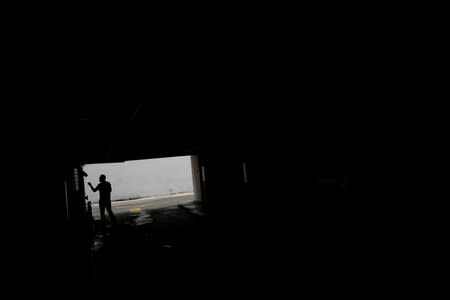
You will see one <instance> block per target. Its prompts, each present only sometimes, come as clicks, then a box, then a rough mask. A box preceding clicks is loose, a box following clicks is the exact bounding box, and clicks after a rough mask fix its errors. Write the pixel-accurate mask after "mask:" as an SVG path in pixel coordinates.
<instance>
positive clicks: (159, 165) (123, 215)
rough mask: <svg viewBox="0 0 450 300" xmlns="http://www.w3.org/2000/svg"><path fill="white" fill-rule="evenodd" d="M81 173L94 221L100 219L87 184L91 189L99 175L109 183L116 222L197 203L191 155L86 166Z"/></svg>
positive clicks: (95, 197) (96, 197)
mask: <svg viewBox="0 0 450 300" xmlns="http://www.w3.org/2000/svg"><path fill="white" fill-rule="evenodd" d="M84 171H85V172H86V173H87V175H88V176H87V177H86V178H85V191H86V196H87V197H88V198H87V199H88V201H90V202H91V206H92V215H93V217H94V219H96V220H98V219H100V208H99V192H93V191H92V189H91V188H90V187H89V185H88V182H91V183H92V186H93V187H94V188H95V187H96V186H97V185H98V184H99V177H100V176H101V175H102V174H103V175H105V176H106V181H108V182H110V183H111V187H112V192H111V206H112V211H113V213H114V215H115V216H116V218H117V219H118V221H119V222H120V221H126V219H127V218H129V217H130V215H136V214H139V213H141V212H145V211H150V210H152V209H161V208H165V207H171V206H177V205H180V204H189V203H192V202H194V201H197V200H199V195H198V192H197V189H196V188H195V182H194V180H197V178H194V177H195V176H193V174H194V173H193V171H192V159H191V156H177V157H166V158H157V159H145V160H134V161H126V162H122V163H107V164H90V165H85V166H84ZM106 217H107V218H108V214H107V213H106Z"/></svg>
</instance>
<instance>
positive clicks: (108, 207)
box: [106, 202, 117, 224]
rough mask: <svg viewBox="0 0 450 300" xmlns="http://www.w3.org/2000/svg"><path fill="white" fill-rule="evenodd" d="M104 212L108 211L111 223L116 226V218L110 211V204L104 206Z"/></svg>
mask: <svg viewBox="0 0 450 300" xmlns="http://www.w3.org/2000/svg"><path fill="white" fill-rule="evenodd" d="M106 210H107V211H108V215H109V217H110V218H111V222H112V223H113V224H116V223H117V222H116V216H114V213H113V211H112V208H111V202H108V203H107V204H106Z"/></svg>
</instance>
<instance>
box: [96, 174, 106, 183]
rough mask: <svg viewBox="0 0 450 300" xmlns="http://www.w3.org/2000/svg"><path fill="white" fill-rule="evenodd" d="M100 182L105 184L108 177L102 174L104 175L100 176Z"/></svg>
mask: <svg viewBox="0 0 450 300" xmlns="http://www.w3.org/2000/svg"><path fill="white" fill-rule="evenodd" d="M98 180H100V182H105V181H106V176H105V175H103V174H102V175H100V178H99V179H98Z"/></svg>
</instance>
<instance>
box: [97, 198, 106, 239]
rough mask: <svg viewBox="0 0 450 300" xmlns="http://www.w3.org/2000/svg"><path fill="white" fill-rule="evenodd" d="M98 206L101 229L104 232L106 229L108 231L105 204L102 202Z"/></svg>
mask: <svg viewBox="0 0 450 300" xmlns="http://www.w3.org/2000/svg"><path fill="white" fill-rule="evenodd" d="M98 205H99V207H100V224H101V229H102V231H103V232H104V231H105V229H106V220H105V204H104V203H102V202H100V203H99V204H98Z"/></svg>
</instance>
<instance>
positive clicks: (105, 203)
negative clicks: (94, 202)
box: [88, 175, 116, 225]
mask: <svg viewBox="0 0 450 300" xmlns="http://www.w3.org/2000/svg"><path fill="white" fill-rule="evenodd" d="M99 181H100V183H99V184H98V185H97V186H96V187H95V188H94V187H93V186H92V184H91V183H90V182H89V183H88V184H89V186H90V187H91V189H92V191H93V192H96V191H99V193H100V200H99V201H98V204H99V206H100V216H101V220H102V224H103V225H104V224H105V208H106V211H107V212H108V215H109V217H110V218H111V221H112V223H113V224H115V223H116V217H115V216H114V214H113V211H112V209H111V191H112V188H111V183H109V182H108V181H106V176H105V175H100V178H99Z"/></svg>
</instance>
